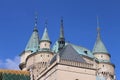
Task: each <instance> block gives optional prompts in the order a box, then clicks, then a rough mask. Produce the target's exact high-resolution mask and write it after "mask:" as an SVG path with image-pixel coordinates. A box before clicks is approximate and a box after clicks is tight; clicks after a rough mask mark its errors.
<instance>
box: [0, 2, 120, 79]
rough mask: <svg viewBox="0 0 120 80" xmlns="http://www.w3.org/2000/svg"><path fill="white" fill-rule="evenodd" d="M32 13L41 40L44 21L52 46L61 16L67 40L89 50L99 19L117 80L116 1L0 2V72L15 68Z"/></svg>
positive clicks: (119, 17)
mask: <svg viewBox="0 0 120 80" xmlns="http://www.w3.org/2000/svg"><path fill="white" fill-rule="evenodd" d="M35 12H38V29H39V34H40V38H41V36H42V33H43V30H44V23H45V20H46V19H47V20H48V33H49V36H50V38H51V41H52V42H53V43H54V42H55V41H56V40H57V39H58V36H59V27H60V18H61V16H63V18H64V29H65V38H66V40H67V41H69V42H71V43H74V44H77V45H80V46H84V47H87V48H88V49H90V50H92V48H93V46H94V43H95V40H96V27H97V19H96V16H99V22H100V27H101V36H102V40H103V42H104V43H105V45H106V47H107V49H108V51H109V53H110V54H111V62H112V63H114V64H115V65H116V74H117V78H118V80H119V79H120V78H119V77H120V76H119V74H120V62H119V59H120V54H119V45H120V42H119V41H120V37H119V36H120V35H119V34H120V1H119V0H0V28H1V29H0V68H11V67H12V65H11V66H10V67H9V66H8V65H9V64H13V65H15V66H16V64H15V63H18V62H19V61H18V55H19V54H20V53H21V52H22V51H23V50H24V49H25V46H26V44H27V41H28V40H29V37H30V36H31V34H32V30H33V27H34V17H35V15H34V14H35ZM53 35H54V36H53Z"/></svg>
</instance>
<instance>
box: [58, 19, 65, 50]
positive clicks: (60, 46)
mask: <svg viewBox="0 0 120 80" xmlns="http://www.w3.org/2000/svg"><path fill="white" fill-rule="evenodd" d="M58 46H59V48H58V50H59V51H60V50H61V49H63V47H64V46H65V38H64V29H63V19H61V26H60V37H59V40H58Z"/></svg>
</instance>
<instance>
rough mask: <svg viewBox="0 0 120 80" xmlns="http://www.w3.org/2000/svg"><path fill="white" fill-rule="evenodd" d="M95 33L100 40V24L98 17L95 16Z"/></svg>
mask: <svg viewBox="0 0 120 80" xmlns="http://www.w3.org/2000/svg"><path fill="white" fill-rule="evenodd" d="M97 33H98V38H99V39H100V24H99V18H98V16H97Z"/></svg>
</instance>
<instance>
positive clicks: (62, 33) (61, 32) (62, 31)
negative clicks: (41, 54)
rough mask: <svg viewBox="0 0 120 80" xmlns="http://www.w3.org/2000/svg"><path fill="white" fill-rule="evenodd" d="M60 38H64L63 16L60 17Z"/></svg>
mask: <svg viewBox="0 0 120 80" xmlns="http://www.w3.org/2000/svg"><path fill="white" fill-rule="evenodd" d="M60 38H64V29H63V18H61V27H60Z"/></svg>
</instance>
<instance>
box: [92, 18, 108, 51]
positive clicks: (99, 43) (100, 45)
mask: <svg viewBox="0 0 120 80" xmlns="http://www.w3.org/2000/svg"><path fill="white" fill-rule="evenodd" d="M97 25H98V27H97V40H96V42H95V45H94V48H93V53H108V51H107V49H106V47H105V45H104V43H103V41H102V40H101V37H100V27H99V22H98V20H97Z"/></svg>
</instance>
